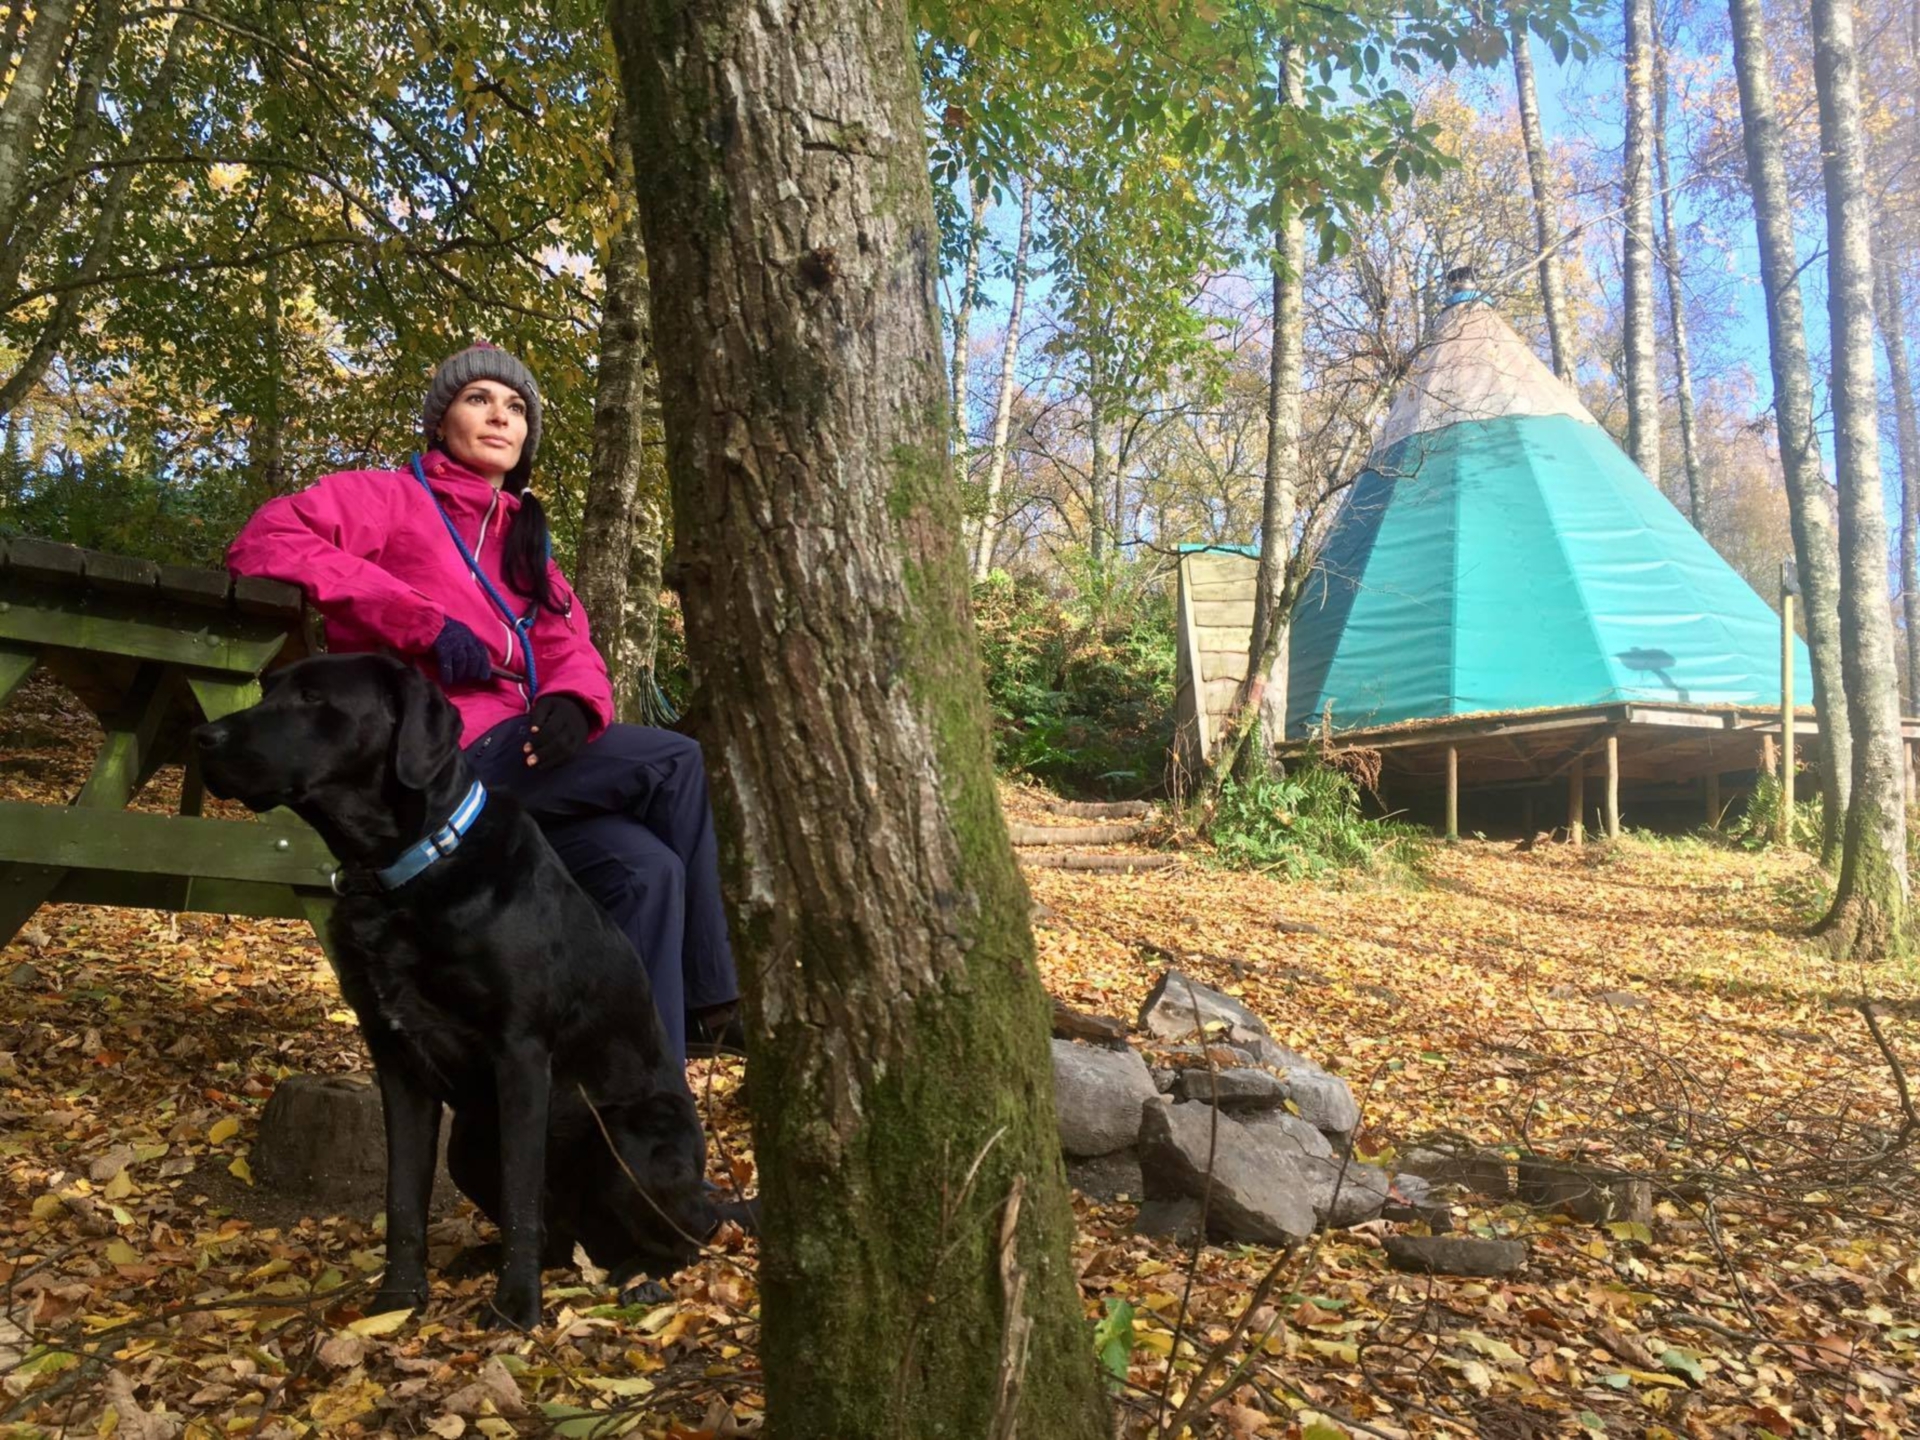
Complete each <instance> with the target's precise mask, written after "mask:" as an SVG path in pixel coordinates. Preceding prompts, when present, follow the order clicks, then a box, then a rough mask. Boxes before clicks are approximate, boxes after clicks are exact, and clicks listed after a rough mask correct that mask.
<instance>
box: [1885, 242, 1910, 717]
mask: <svg viewBox="0 0 1920 1440" xmlns="http://www.w3.org/2000/svg"><path fill="white" fill-rule="evenodd" d="M1902 288H1903V287H1902V286H1901V284H1900V271H1899V267H1898V266H1897V265H1896V264H1895V262H1894V260H1893V258H1892V257H1891V256H1888V257H1886V258H1885V259H1884V260H1882V261H1881V262H1880V263H1879V264H1878V265H1877V266H1876V267H1875V273H1874V305H1875V309H1876V310H1877V311H1878V313H1879V317H1880V344H1881V346H1882V347H1883V348H1884V349H1885V350H1886V352H1887V373H1888V375H1889V377H1890V378H1891V379H1892V381H1893V413H1894V435H1895V438H1896V441H1897V443H1898V446H1899V454H1900V600H1901V606H1902V609H1903V610H1904V612H1905V617H1906V624H1907V713H1908V714H1909V715H1913V714H1920V413H1916V407H1915V401H1914V393H1913V357H1912V352H1911V351H1909V350H1908V348H1907V301H1906V296H1905V295H1904V294H1903V293H1902Z"/></svg>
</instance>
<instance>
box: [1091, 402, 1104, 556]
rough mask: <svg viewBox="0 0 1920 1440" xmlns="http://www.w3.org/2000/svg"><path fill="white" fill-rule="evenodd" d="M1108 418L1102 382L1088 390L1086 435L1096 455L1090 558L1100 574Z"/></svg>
mask: <svg viewBox="0 0 1920 1440" xmlns="http://www.w3.org/2000/svg"><path fill="white" fill-rule="evenodd" d="M1106 431H1107V417H1106V409H1105V407H1104V406H1103V405H1102V404H1101V403H1100V381H1099V377H1098V375H1096V376H1095V378H1094V383H1093V384H1091V385H1089V386H1088V387H1087V433H1088V435H1089V436H1091V437H1092V440H1093V455H1092V458H1091V459H1090V461H1089V462H1088V465H1087V557H1088V559H1090V560H1091V561H1092V562H1093V569H1094V573H1095V574H1096V575H1097V574H1099V572H1100V571H1101V570H1102V569H1103V568H1104V567H1105V565H1106V563H1107V445H1106V440H1107V435H1106Z"/></svg>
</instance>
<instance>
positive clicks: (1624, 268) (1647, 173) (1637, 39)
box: [1620, 0, 1660, 485]
mask: <svg viewBox="0 0 1920 1440" xmlns="http://www.w3.org/2000/svg"><path fill="white" fill-rule="evenodd" d="M1626 5H1627V54H1626V68H1627V143H1626V152H1625V156H1624V168H1625V174H1624V175H1623V176H1622V183H1623V188H1624V189H1625V190H1626V225H1625V234H1624V239H1623V243H1622V245H1621V265H1620V268H1621V276H1622V279H1623V281H1624V287H1623V288H1624V291H1625V296H1626V306H1625V309H1626V315H1625V337H1626V367H1627V453H1628V454H1629V455H1631V456H1633V463H1634V464H1636V465H1638V466H1639V467H1640V469H1641V471H1642V473H1644V474H1645V475H1646V477H1647V478H1648V479H1649V480H1651V481H1653V483H1654V484H1656V485H1658V484H1659V483H1660V369H1659V361H1658V359H1657V355H1658V350H1657V344H1658V342H1657V340H1656V338H1655V335H1654V322H1653V153H1652V140H1653V128H1654V126H1653V0H1626Z"/></svg>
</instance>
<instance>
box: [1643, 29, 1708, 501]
mask: <svg viewBox="0 0 1920 1440" xmlns="http://www.w3.org/2000/svg"><path fill="white" fill-rule="evenodd" d="M1653 158H1654V166H1655V170H1656V172H1657V178H1658V180H1659V184H1660V249H1661V254H1660V264H1661V268H1662V269H1663V270H1665V271H1666V275H1667V314H1668V316H1669V318H1670V319H1671V321H1672V324H1673V368H1674V380H1675V386H1676V390H1677V392H1678V393H1677V399H1678V402H1679V406H1680V457H1681V460H1682V461H1683V462H1684V463H1685V465H1686V470H1687V519H1689V520H1691V521H1692V522H1693V528H1694V529H1696V530H1698V531H1699V532H1700V533H1701V534H1703V535H1704V534H1705V533H1706V529H1707V506H1706V495H1705V493H1704V486H1703V483H1702V480H1701V475H1700V451H1699V448H1698V446H1697V445H1696V443H1695V439H1694V429H1693V359H1692V352H1691V347H1690V344H1689V342H1688V337H1687V298H1686V287H1685V286H1684V285H1683V284H1682V283H1681V281H1682V273H1681V265H1680V244H1679V241H1678V239H1677V238H1676V236H1675V233H1674V225H1673V178H1672V168H1671V167H1670V166H1669V165H1668V164H1667V44H1666V37H1665V36H1656V37H1655V39H1654V49H1653Z"/></svg>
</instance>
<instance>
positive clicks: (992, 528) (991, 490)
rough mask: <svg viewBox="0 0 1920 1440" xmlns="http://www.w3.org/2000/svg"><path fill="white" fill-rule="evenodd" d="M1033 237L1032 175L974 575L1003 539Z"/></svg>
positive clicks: (983, 571) (1024, 185)
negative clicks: (1002, 521) (1002, 508)
mask: <svg viewBox="0 0 1920 1440" xmlns="http://www.w3.org/2000/svg"><path fill="white" fill-rule="evenodd" d="M1032 238H1033V177H1031V176H1028V177H1027V178H1026V179H1024V180H1022V181H1021V182H1020V235H1019V238H1018V239H1017V240H1016V241H1015V242H1014V247H1013V301H1012V304H1011V305H1010V306H1009V307H1008V310H1007V340H1006V344H1004V345H1003V346H1001V348H1000V393H999V395H998V396H997V397H996V398H995V400H994V404H993V448H992V450H990V451H989V452H988V455H987V495H986V509H985V510H983V511H982V512H981V514H980V529H979V531H978V532H977V533H976V535H975V537H974V548H973V578H974V579H975V580H976V581H979V580H984V579H986V578H987V575H988V574H989V572H991V571H992V569H993V547H994V542H995V541H997V540H998V539H999V538H1000V514H999V511H1000V503H1001V487H1002V485H1003V484H1004V483H1005V481H1006V476H1007V449H1008V446H1007V436H1008V435H1009V433H1011V431H1012V428H1013V377H1014V370H1015V366H1016V364H1017V362H1018V361H1019V358H1020V315H1021V311H1022V309H1023V308H1024V307H1025V305H1026V301H1027V245H1028V243H1029V242H1030V241H1031V240H1032Z"/></svg>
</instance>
